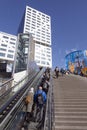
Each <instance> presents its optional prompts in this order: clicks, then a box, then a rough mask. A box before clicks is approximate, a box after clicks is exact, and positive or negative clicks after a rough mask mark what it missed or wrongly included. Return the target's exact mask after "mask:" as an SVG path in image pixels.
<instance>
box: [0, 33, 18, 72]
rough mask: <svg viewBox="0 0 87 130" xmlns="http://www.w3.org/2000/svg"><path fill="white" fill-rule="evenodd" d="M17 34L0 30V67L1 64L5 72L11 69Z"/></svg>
mask: <svg viewBox="0 0 87 130" xmlns="http://www.w3.org/2000/svg"><path fill="white" fill-rule="evenodd" d="M16 41H17V36H15V35H11V34H8V33H4V32H0V64H1V65H0V67H1V70H3V69H2V68H3V66H4V68H5V69H6V71H7V72H10V71H12V70H11V69H12V65H13V62H14V57H15V50H16Z"/></svg>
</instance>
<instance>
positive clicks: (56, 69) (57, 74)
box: [54, 66, 59, 78]
mask: <svg viewBox="0 0 87 130" xmlns="http://www.w3.org/2000/svg"><path fill="white" fill-rule="evenodd" d="M54 71H55V75H56V78H58V76H59V68H58V67H57V66H56V68H55V70H54Z"/></svg>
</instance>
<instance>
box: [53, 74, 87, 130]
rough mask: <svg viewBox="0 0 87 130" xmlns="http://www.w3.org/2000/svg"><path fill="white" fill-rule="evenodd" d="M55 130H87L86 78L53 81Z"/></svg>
mask: <svg viewBox="0 0 87 130" xmlns="http://www.w3.org/2000/svg"><path fill="white" fill-rule="evenodd" d="M53 85H54V111H55V121H54V125H55V130H87V78H86V79H85V80H84V78H83V77H78V76H77V77H76V76H72V75H68V76H66V75H65V76H64V77H59V78H58V79H54V83H53Z"/></svg>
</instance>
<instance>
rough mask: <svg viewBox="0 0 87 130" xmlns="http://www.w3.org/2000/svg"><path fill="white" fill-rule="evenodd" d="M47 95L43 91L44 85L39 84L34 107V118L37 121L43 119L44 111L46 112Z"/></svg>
mask: <svg viewBox="0 0 87 130" xmlns="http://www.w3.org/2000/svg"><path fill="white" fill-rule="evenodd" d="M46 100H47V95H46V93H45V92H44V91H43V88H42V86H39V88H38V90H37V91H36V92H35V94H34V104H33V107H32V111H33V117H34V120H35V121H36V122H37V121H39V120H42V118H43V112H45V107H46Z"/></svg>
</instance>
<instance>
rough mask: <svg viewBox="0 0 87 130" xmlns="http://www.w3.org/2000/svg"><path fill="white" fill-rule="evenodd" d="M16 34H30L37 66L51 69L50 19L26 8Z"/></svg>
mask: <svg viewBox="0 0 87 130" xmlns="http://www.w3.org/2000/svg"><path fill="white" fill-rule="evenodd" d="M18 32H19V33H31V34H32V36H33V40H34V44H35V50H34V52H35V53H34V60H35V61H36V63H37V65H38V66H42V67H50V68H51V67H52V48H51V17H50V16H48V15H46V14H44V13H42V12H40V11H38V10H35V9H33V8H31V7H29V6H26V10H25V13H24V15H23V18H22V21H21V23H20V26H19V30H18Z"/></svg>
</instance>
